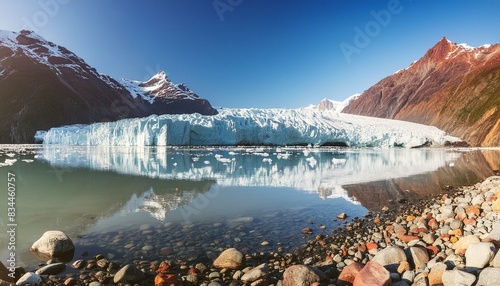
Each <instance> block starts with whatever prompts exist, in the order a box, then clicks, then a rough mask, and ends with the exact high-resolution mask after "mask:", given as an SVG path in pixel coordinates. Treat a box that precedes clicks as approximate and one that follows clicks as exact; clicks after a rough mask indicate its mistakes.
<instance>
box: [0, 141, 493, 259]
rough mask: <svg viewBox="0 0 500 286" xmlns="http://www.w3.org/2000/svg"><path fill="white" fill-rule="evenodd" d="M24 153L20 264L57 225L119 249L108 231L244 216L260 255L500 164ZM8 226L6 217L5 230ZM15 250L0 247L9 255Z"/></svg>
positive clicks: (19, 160) (314, 155)
mask: <svg viewBox="0 0 500 286" xmlns="http://www.w3.org/2000/svg"><path fill="white" fill-rule="evenodd" d="M17 149H19V148H18V147H14V148H13V149H9V148H6V147H4V146H0V183H1V184H4V185H5V184H6V182H5V180H6V178H7V172H9V171H14V172H15V173H16V174H17V176H18V178H19V181H18V186H17V187H18V189H19V192H18V196H17V200H18V202H19V209H18V210H19V211H18V213H17V214H16V215H17V216H16V218H17V219H18V223H19V226H20V227H19V229H18V233H17V234H18V240H17V243H18V244H17V247H18V249H19V255H20V256H19V257H20V261H23V262H25V263H30V264H36V263H37V260H36V259H35V258H33V256H32V255H31V253H30V252H29V247H30V246H31V244H32V243H33V241H35V240H36V239H38V238H39V237H40V235H41V234H42V233H43V232H44V231H46V230H49V229H59V230H62V231H65V232H66V233H67V234H68V235H69V236H70V237H72V238H75V237H77V236H78V235H80V234H83V235H84V237H92V235H95V236H98V237H99V238H98V240H100V241H102V243H103V244H106V243H108V244H109V241H106V240H104V238H103V237H101V236H99V234H101V233H106V232H109V231H124V232H129V231H132V233H134V232H133V231H134V230H137V229H138V227H137V226H140V225H142V224H144V223H147V224H151V225H156V226H157V227H161V226H163V224H165V222H168V223H171V222H173V223H176V224H177V225H186V224H191V223H195V224H198V225H200V226H199V227H198V226H197V227H198V228H199V229H200V231H202V232H203V231H213V227H212V225H213V224H214V223H216V222H217V223H222V225H224V226H225V228H223V231H224V230H227V231H229V230H233V229H234V228H235V226H234V224H235V221H234V220H233V219H235V218H236V223H239V222H240V221H239V220H238V218H241V217H253V219H254V221H253V225H251V226H249V230H250V229H251V228H254V227H258V228H260V229H258V230H256V231H254V232H253V230H252V231H248V232H247V235H248V237H249V238H248V239H247V240H245V241H243V242H244V243H247V244H248V245H246V246H248V247H253V249H257V250H258V247H260V240H261V239H263V238H265V239H267V240H270V241H271V242H272V241H273V240H274V241H275V242H284V243H283V244H282V246H285V245H291V244H293V243H292V241H294V240H295V242H297V241H298V239H299V238H301V236H300V232H299V230H300V229H301V228H303V227H308V226H309V224H308V222H309V221H310V220H314V221H315V223H316V226H318V225H319V224H321V223H323V224H328V225H329V229H330V230H331V228H335V227H337V226H338V224H339V222H334V219H335V216H336V215H337V214H338V213H340V212H347V213H348V214H349V215H350V216H351V217H354V216H362V215H364V214H366V212H367V209H368V210H379V209H380V207H382V206H384V205H385V204H388V203H389V202H390V201H391V200H392V201H395V204H396V205H397V200H398V199H399V198H401V196H406V195H408V194H411V193H414V194H417V195H419V196H421V195H426V194H430V193H432V192H435V191H436V190H437V191H439V190H440V189H441V188H442V187H443V186H445V185H448V184H453V185H455V186H459V185H467V184H473V183H475V182H477V181H479V180H481V179H484V178H485V177H487V176H489V175H491V174H492V168H493V169H498V166H499V165H500V162H498V160H497V159H498V158H500V156H499V155H500V151H498V150H496V151H491V152H489V151H484V150H483V151H471V150H444V149H418V150H412V149H389V150H381V149H342V148H340V149H339V148H326V147H325V148H305V147H303V148H199V149H187V148H186V149H183V148H166V147H62V146H35V147H33V148H32V149H30V150H28V151H26V150H24V151H23V150H17ZM21 149H22V148H21ZM405 190H410V191H411V192H410V193H408V192H405ZM0 212H2V213H5V212H6V209H5V205H0ZM243 220H244V221H246V220H245V218H243ZM5 224H6V222H5V221H4V218H2V217H0V225H5ZM203 224H204V225H205V227H202V225H203ZM257 225H258V226H257ZM195 228H196V227H195ZM195 228H192V229H189V232H187V233H186V234H187V235H189V236H192V237H193V239H196V238H197V236H198V235H202V234H203V233H197V232H196V231H194V229H195ZM182 229H183V228H181V230H182ZM330 230H329V231H330ZM237 232H238V233H239V231H237ZM258 233H260V235H261V236H257V234H258ZM264 234H268V235H267V236H265V235H264ZM220 235H221V234H220V233H218V234H216V235H215V237H218V236H220ZM139 236H140V235H139ZM253 236H255V237H253ZM250 237H253V239H250ZM5 238H6V233H0V249H3V250H6V249H7V247H5V245H4V242H5V241H6V239H5ZM169 239H171V238H169ZM172 239H173V238H172ZM176 239H178V240H179V241H182V240H184V239H185V237H184V236H179V237H178V238H176ZM79 241H81V240H80V239H75V242H76V243H79ZM172 241H175V240H172ZM243 242H241V243H243ZM302 242H303V240H300V241H298V242H297V243H302ZM82 243H83V242H82ZM172 243H174V242H172ZM297 243H296V244H297ZM250 244H252V245H250ZM2 245H4V246H2ZM231 245H232V246H238V245H236V244H234V242H231ZM213 247H214V248H218V247H221V246H220V245H214V246H213ZM6 255H7V254H6V253H4V251H0V258H4V257H6Z"/></svg>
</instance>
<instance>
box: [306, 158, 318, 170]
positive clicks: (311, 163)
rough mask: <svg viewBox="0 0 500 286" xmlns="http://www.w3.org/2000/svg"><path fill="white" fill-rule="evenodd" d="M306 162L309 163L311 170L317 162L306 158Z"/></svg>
mask: <svg viewBox="0 0 500 286" xmlns="http://www.w3.org/2000/svg"><path fill="white" fill-rule="evenodd" d="M306 161H307V162H308V163H309V166H311V168H314V167H316V164H317V163H318V161H316V159H314V157H309V158H306Z"/></svg>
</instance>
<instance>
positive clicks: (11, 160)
mask: <svg viewBox="0 0 500 286" xmlns="http://www.w3.org/2000/svg"><path fill="white" fill-rule="evenodd" d="M15 162H17V159H5V162H3V163H0V167H7V166H12V165H14V163H15Z"/></svg>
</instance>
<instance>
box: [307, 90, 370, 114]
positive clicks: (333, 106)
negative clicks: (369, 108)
mask: <svg viewBox="0 0 500 286" xmlns="http://www.w3.org/2000/svg"><path fill="white" fill-rule="evenodd" d="M360 95H361V94H359V93H356V94H354V95H351V96H349V97H348V98H346V99H345V100H343V101H336V100H332V99H328V98H324V99H323V100H321V102H320V103H319V104H318V105H310V106H309V107H307V108H306V109H318V110H333V111H335V112H342V110H343V109H344V108H345V107H346V106H348V105H349V104H351V102H353V101H354V100H356V98H358V97H359V96H360Z"/></svg>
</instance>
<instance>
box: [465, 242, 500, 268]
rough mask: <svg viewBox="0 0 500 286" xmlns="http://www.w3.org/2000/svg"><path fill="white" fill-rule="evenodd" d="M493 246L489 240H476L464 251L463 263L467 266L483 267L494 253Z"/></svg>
mask: <svg viewBox="0 0 500 286" xmlns="http://www.w3.org/2000/svg"><path fill="white" fill-rule="evenodd" d="M494 250H495V246H494V245H493V243H491V242H478V243H474V244H471V245H470V246H469V248H468V249H467V251H466V252H465V265H466V266H467V268H478V269H483V268H484V267H485V266H486V265H487V264H488V263H489V262H490V261H491V259H492V258H493V256H494V255H495V252H494Z"/></svg>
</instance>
